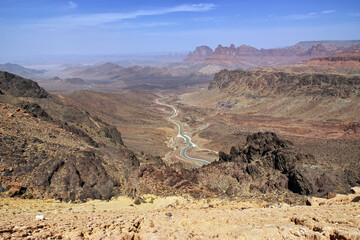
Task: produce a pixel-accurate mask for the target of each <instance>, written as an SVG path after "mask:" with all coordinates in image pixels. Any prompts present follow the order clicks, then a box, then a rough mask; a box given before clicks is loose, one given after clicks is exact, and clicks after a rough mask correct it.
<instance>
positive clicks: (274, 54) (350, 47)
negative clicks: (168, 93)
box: [184, 40, 360, 68]
mask: <svg viewBox="0 0 360 240" xmlns="http://www.w3.org/2000/svg"><path fill="white" fill-rule="evenodd" d="M359 51H360V40H351V41H311V42H299V43H297V44H295V45H293V46H290V47H284V48H274V49H263V48H262V49H257V48H254V47H252V46H247V45H241V46H238V47H235V45H234V44H231V45H230V47H223V46H222V45H221V44H220V45H218V47H217V48H216V49H215V50H212V49H211V48H210V47H208V46H199V47H197V48H196V49H195V51H193V52H191V53H189V55H188V56H187V57H186V58H185V59H184V62H188V63H207V64H222V65H226V66H237V67H242V68H250V67H256V66H276V65H289V64H296V63H299V62H304V61H308V60H309V59H310V58H313V57H324V56H330V55H334V54H335V53H337V52H359Z"/></svg>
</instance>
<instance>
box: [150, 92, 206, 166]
mask: <svg viewBox="0 0 360 240" xmlns="http://www.w3.org/2000/svg"><path fill="white" fill-rule="evenodd" d="M156 103H157V104H160V105H164V106H167V107H170V108H172V109H173V110H174V114H173V115H171V116H170V117H167V118H166V120H168V121H169V122H172V123H174V124H176V126H177V127H178V130H179V131H178V135H177V137H181V138H183V139H184V140H185V142H186V143H187V146H186V147H184V148H182V149H181V151H180V156H181V157H182V158H184V159H186V160H190V161H193V162H197V163H201V164H204V165H207V164H210V162H209V161H206V160H204V159H200V158H193V157H189V156H188V155H186V151H187V150H188V149H189V148H192V147H196V145H195V144H194V143H193V142H192V141H191V138H190V137H189V136H188V135H186V134H184V133H183V127H182V126H181V124H180V123H178V122H176V121H175V120H173V119H172V118H174V117H176V116H177V115H178V113H179V110H177V109H176V108H175V107H174V106H173V105H169V104H166V103H162V102H160V101H159V99H156Z"/></svg>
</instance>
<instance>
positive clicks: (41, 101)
mask: <svg viewBox="0 0 360 240" xmlns="http://www.w3.org/2000/svg"><path fill="white" fill-rule="evenodd" d="M216 81H218V79H216ZM0 82H1V92H2V95H1V96H0V102H1V104H0V111H1V116H3V118H2V119H1V122H0V126H1V128H0V129H1V131H0V136H1V138H0V139H1V145H0V155H1V160H0V164H1V185H2V186H4V187H6V186H7V188H8V189H7V190H9V191H8V193H9V194H11V195H17V194H18V195H21V196H22V197H29V198H30V197H36V198H43V197H46V198H48V197H50V198H58V199H63V200H69V199H72V200H75V199H79V200H85V199H86V198H98V199H109V198H111V197H112V196H115V195H119V194H123V195H131V196H135V195H138V194H145V193H156V194H159V195H169V194H190V195H192V196H196V197H199V196H217V195H219V196H221V195H224V194H226V195H230V196H244V195H248V194H263V193H267V192H278V193H279V195H278V196H281V195H282V194H285V193H286V194H292V192H295V193H300V194H311V195H324V194H326V193H327V192H328V191H338V190H336V189H340V191H341V192H347V191H349V188H350V187H351V186H353V185H355V184H357V183H358V182H359V179H358V176H357V175H356V174H355V173H354V172H353V171H354V169H355V168H354V167H356V166H357V165H353V166H352V170H349V171H338V170H336V169H326V171H330V172H331V174H327V173H326V171H325V170H324V169H323V168H318V167H317V165H314V164H315V163H316V161H315V160H314V158H313V157H312V156H311V155H306V154H305V155H304V154H302V153H300V152H299V151H298V150H297V149H296V148H294V147H292V144H291V143H290V142H288V141H284V140H281V139H279V138H278V137H277V136H276V135H275V134H273V133H257V134H253V135H250V136H249V137H248V138H247V142H246V144H245V145H244V146H242V147H236V148H232V150H231V152H230V155H227V154H225V153H220V156H219V159H218V161H215V162H214V163H212V164H210V165H208V166H204V167H201V168H198V169H192V170H186V169H184V168H180V169H179V168H177V167H170V166H167V165H165V163H164V162H163V161H162V160H161V159H160V158H153V157H151V156H149V155H146V154H144V153H141V154H140V155H135V154H134V153H133V152H132V151H130V150H128V149H127V148H126V146H124V143H123V140H122V137H121V134H120V133H119V132H118V130H117V128H115V127H113V126H111V125H109V124H107V123H106V121H109V120H111V117H110V116H107V114H105V113H102V114H100V113H101V112H99V111H98V110H97V111H95V109H97V108H95V107H94V106H93V107H92V112H94V113H97V114H99V117H100V118H102V119H104V120H105V121H103V120H100V118H99V117H95V116H93V115H91V114H89V113H88V112H87V111H85V110H83V109H81V108H79V107H77V106H75V105H74V104H73V103H74V101H80V98H81V96H80V97H76V96H74V97H72V98H67V97H58V96H54V95H50V94H48V93H47V92H46V91H45V90H44V89H42V88H40V87H39V86H38V85H37V84H36V83H35V82H33V81H31V80H28V79H23V78H20V77H18V76H15V75H13V74H10V73H3V72H2V75H1V78H0ZM25 89H26V91H25ZM18 92H20V93H23V94H22V95H21V94H19V93H18ZM99 97H105V96H101V95H99ZM82 105H83V106H86V105H87V104H86V103H83V104H82ZM129 110H130V109H128V110H126V111H129ZM149 110H150V109H149ZM126 111H125V112H126ZM124 114H125V113H124ZM118 117H121V116H119V115H118ZM112 121H114V120H112ZM305 166H309V167H305ZM324 174H325V175H324ZM265 175H266V178H265V179H264V178H263V176H265ZM324 183H326V184H325V185H324Z"/></svg>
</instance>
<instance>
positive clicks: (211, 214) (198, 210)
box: [0, 195, 360, 240]
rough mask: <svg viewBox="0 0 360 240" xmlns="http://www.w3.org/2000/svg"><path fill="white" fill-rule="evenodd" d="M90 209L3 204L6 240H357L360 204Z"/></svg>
mask: <svg viewBox="0 0 360 240" xmlns="http://www.w3.org/2000/svg"><path fill="white" fill-rule="evenodd" d="M143 200H144V201H145V202H143V203H141V204H138V205H137V204H135V201H134V200H133V199H130V198H126V197H120V198H117V199H113V200H111V201H99V200H93V201H89V202H87V203H77V204H76V203H60V202H58V201H55V200H23V199H11V198H0V206H1V208H0V214H1V221H0V238H1V239H164V240H165V239H360V203H359V202H346V203H341V202H337V203H336V202H335V203H333V202H327V200H324V202H322V200H320V202H319V201H318V203H320V205H319V204H313V206H296V205H294V206H290V205H288V204H285V203H282V204H276V205H270V204H269V203H265V202H262V201H260V200H244V199H242V200H240V199H239V200H232V201H230V200H224V199H202V200H196V199H192V198H188V197H167V198H160V197H156V196H152V195H147V196H144V197H143Z"/></svg>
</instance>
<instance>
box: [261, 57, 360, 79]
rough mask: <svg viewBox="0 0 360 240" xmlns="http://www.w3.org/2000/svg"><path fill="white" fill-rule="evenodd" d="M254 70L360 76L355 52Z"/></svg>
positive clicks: (358, 62)
mask: <svg viewBox="0 0 360 240" xmlns="http://www.w3.org/2000/svg"><path fill="white" fill-rule="evenodd" d="M256 69H262V70H273V71H284V72H309V73H310V72H313V73H324V74H327V73H335V74H360V55H359V53H355V52H339V53H336V54H335V55H331V56H327V57H316V58H311V59H310V60H309V61H308V62H305V63H298V64H295V65H288V66H267V67H257V68H256Z"/></svg>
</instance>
